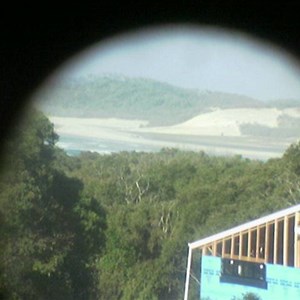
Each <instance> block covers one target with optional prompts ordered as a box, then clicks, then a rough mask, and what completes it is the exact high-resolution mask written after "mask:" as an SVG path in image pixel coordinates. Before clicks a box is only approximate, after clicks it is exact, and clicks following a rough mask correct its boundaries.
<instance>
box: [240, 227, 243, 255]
mask: <svg viewBox="0 0 300 300" xmlns="http://www.w3.org/2000/svg"><path fill="white" fill-rule="evenodd" d="M239 239H240V242H239V259H241V258H242V253H243V252H242V251H243V235H242V233H241V232H240V234H239Z"/></svg>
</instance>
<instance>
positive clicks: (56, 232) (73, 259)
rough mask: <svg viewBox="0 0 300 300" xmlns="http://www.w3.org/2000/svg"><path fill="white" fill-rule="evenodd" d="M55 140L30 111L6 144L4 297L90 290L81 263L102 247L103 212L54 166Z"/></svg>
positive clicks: (0, 193) (0, 200) (1, 198)
mask: <svg viewBox="0 0 300 300" xmlns="http://www.w3.org/2000/svg"><path fill="white" fill-rule="evenodd" d="M56 140H57V135H56V134H55V133H54V131H53V126H52V124H50V123H49V121H48V120H47V119H46V118H45V117H44V116H43V115H42V114H40V113H38V112H36V111H32V112H31V115H30V118H28V119H25V120H24V121H23V123H22V124H21V125H20V124H19V125H18V126H16V129H15V135H14V136H13V137H12V139H10V141H8V143H7V153H8V154H7V157H6V166H5V170H4V172H3V173H2V174H1V175H2V176H1V181H0V186H1V189H0V215H1V217H2V220H1V221H2V224H1V225H2V226H1V227H2V229H1V240H0V246H1V257H0V268H1V275H0V288H1V291H3V293H4V294H6V297H7V298H8V299H73V298H74V295H78V296H79V298H82V297H86V295H87V294H88V293H89V289H90V288H91V281H92V278H90V276H89V275H88V273H89V270H88V267H87V266H88V263H90V261H91V260H92V259H93V253H94V252H95V248H97V253H98V251H99V249H101V246H103V245H102V244H101V241H103V239H104V233H102V235H101V230H102V228H104V227H105V226H104V224H105V221H104V220H105V215H104V214H103V213H102V214H101V213H100V211H101V206H100V205H97V207H96V208H95V207H93V204H92V203H91V201H90V202H88V203H86V202H87V200H86V199H84V198H81V196H80V193H81V190H82V189H83V185H82V183H81V182H80V181H79V180H78V179H76V178H71V177H67V176H66V175H65V174H64V173H63V172H62V171H61V170H58V169H57V168H55V163H54V160H55V156H56V154H55V152H56V148H55V146H54V145H55V142H56ZM93 213H97V218H94V219H93V220H92V221H89V222H88V224H87V222H86V220H85V219H86V215H88V216H89V217H90V216H91V215H93ZM91 223H93V225H94V227H97V229H96V230H95V229H94V228H93V227H92V228H91V226H90V224H91Z"/></svg>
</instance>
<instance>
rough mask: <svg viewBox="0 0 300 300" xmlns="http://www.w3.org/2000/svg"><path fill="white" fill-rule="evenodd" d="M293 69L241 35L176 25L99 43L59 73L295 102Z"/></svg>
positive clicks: (297, 77) (299, 91)
mask: <svg viewBox="0 0 300 300" xmlns="http://www.w3.org/2000/svg"><path fill="white" fill-rule="evenodd" d="M298 67H299V65H298ZM298 67H296V62H295V61H294V60H293V59H292V58H291V57H289V56H288V55H286V53H285V52H284V51H280V50H279V49H278V48H274V47H272V46H271V45H269V44H266V43H263V44H262V43H259V44H258V43H257V42H256V40H252V39H250V38H248V37H247V36H246V35H242V34H239V33H236V32H225V31H217V30H215V29H211V28H205V29H204V28H202V29H201V30H200V29H196V28H195V27H187V26H181V27H180V26H176V27H167V28H165V29H164V30H160V31H159V30H156V31H155V30H146V31H139V32H136V33H132V34H127V35H122V36H120V37H119V38H114V39H111V40H108V41H106V42H102V43H100V44H98V45H95V46H93V47H91V48H89V49H87V50H85V51H83V52H82V53H80V54H79V55H77V56H76V57H75V58H74V59H72V60H71V61H70V63H68V64H66V68H65V72H64V74H65V75H67V76H76V77H77V76H87V75H89V74H98V75H103V74H118V75H125V76H129V77H145V78H152V79H155V80H159V81H163V82H168V83H171V84H173V85H176V86H181V87H187V88H196V89H200V90H211V91H224V92H231V93H238V94H244V95H247V96H251V97H254V98H257V99H260V100H269V99H278V98H300V70H299V68H298Z"/></svg>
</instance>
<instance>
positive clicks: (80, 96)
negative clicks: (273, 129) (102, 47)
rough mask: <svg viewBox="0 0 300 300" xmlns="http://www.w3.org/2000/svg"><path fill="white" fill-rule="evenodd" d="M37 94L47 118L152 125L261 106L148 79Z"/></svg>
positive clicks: (100, 80)
mask: <svg viewBox="0 0 300 300" xmlns="http://www.w3.org/2000/svg"><path fill="white" fill-rule="evenodd" d="M40 94H41V95H42V96H37V101H42V102H41V103H40V106H41V108H42V110H43V111H44V112H45V113H46V114H47V115H56V116H65V117H66V116H69V117H71V116H72V117H105V118H107V117H116V118H126V119H136V118H139V119H143V120H148V121H149V122H150V123H151V124H155V125H169V124H175V123H178V122H182V121H185V120H188V119H190V118H192V117H194V116H196V115H198V114H199V113H201V112H205V111H207V110H208V109H210V108H211V107H220V108H232V107H262V106H264V104H263V103H261V102H259V101H257V100H255V99H251V98H249V97H246V96H240V95H235V94H226V93H218V92H202V93H200V92H199V91H197V90H191V89H183V88H178V87H175V86H172V85H169V84H167V83H161V82H157V81H154V80H150V79H142V78H135V79H133V78H124V77H117V76H103V77H89V78H80V79H78V80H75V79H73V80H71V81H67V82H66V81H65V82H59V83H53V84H52V85H51V86H48V87H46V88H45V89H43V90H41V92H40ZM41 99H42V100H41ZM70 99H72V101H70Z"/></svg>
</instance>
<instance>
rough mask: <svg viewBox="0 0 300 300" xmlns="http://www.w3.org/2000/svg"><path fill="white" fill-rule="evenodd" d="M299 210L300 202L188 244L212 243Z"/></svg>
mask: <svg viewBox="0 0 300 300" xmlns="http://www.w3.org/2000/svg"><path fill="white" fill-rule="evenodd" d="M297 212H300V204H298V205H295V206H292V207H289V208H287V209H283V210H281V211H278V212H276V213H272V214H270V215H267V216H265V217H262V218H259V219H256V220H253V221H250V222H247V223H244V224H242V225H239V226H236V227H234V228H231V229H228V230H225V231H222V232H220V233H217V234H214V235H211V236H209V237H206V238H204V239H201V240H198V241H195V242H192V243H189V244H188V246H189V248H191V249H197V248H199V247H201V246H204V245H206V244H209V243H212V242H214V241H217V240H220V239H224V238H226V237H230V236H232V235H235V234H237V233H239V232H241V231H245V230H248V229H251V228H255V227H257V226H260V225H263V224H265V223H268V222H272V221H275V220H276V219H280V218H284V217H285V216H288V215H291V214H293V213H297ZM297 231H298V233H299V234H300V228H299V227H298V228H297Z"/></svg>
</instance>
